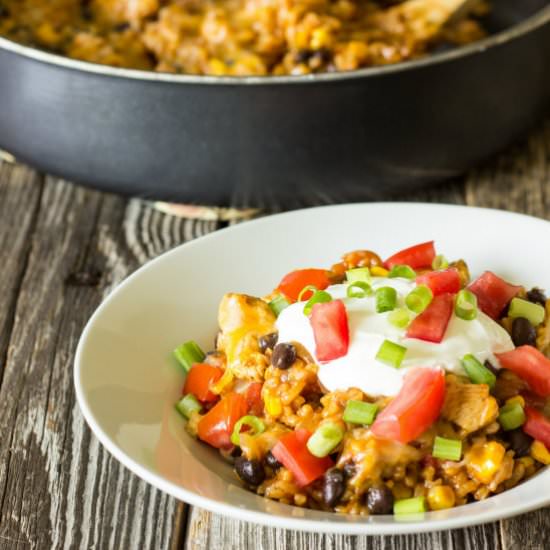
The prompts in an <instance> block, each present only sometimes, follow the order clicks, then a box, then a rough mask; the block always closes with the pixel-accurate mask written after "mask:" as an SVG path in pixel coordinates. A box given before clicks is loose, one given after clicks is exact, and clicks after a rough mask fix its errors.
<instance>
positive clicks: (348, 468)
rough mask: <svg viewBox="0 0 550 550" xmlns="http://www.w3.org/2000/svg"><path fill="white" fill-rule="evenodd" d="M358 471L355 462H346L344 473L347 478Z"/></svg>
mask: <svg viewBox="0 0 550 550" xmlns="http://www.w3.org/2000/svg"><path fill="white" fill-rule="evenodd" d="M356 471H357V467H356V466H355V464H354V463H353V462H346V463H345V464H344V474H346V477H347V478H350V477H353V476H354V475H355V473H356Z"/></svg>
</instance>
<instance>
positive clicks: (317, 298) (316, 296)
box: [304, 290, 332, 315]
mask: <svg viewBox="0 0 550 550" xmlns="http://www.w3.org/2000/svg"><path fill="white" fill-rule="evenodd" d="M331 301H332V296H331V295H330V294H329V293H328V292H325V291H324V290H316V291H315V292H314V293H313V296H312V297H311V298H310V299H309V300H308V301H307V302H306V305H305V306H304V315H309V314H310V313H311V309H312V308H313V306H314V305H315V304H325V303H326V302H331Z"/></svg>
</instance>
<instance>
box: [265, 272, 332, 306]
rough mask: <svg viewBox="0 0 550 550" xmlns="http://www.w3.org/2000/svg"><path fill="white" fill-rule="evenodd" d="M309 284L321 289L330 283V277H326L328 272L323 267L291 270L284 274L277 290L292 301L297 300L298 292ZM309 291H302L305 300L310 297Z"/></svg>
mask: <svg viewBox="0 0 550 550" xmlns="http://www.w3.org/2000/svg"><path fill="white" fill-rule="evenodd" d="M309 285H313V286H314V287H316V288H317V289H319V290H323V289H325V288H327V286H329V285H330V279H329V278H328V272H327V271H326V270H324V269H298V270H297V271H291V272H290V273H288V274H287V275H285V276H284V277H283V278H282V280H281V282H280V283H279V286H278V287H277V289H276V290H277V291H278V292H280V293H281V294H284V295H285V297H286V298H288V299H289V300H290V301H292V302H296V301H298V296H299V295H300V292H302V290H303V289H304V288H305V287H306V286H309ZM311 294H312V293H311V292H306V293H304V296H303V297H302V298H303V299H304V300H307V299H309V298H310V297H311Z"/></svg>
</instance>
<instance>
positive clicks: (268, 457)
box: [264, 451, 282, 470]
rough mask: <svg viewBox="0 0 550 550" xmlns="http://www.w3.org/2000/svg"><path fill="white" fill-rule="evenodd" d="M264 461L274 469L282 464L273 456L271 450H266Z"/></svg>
mask: <svg viewBox="0 0 550 550" xmlns="http://www.w3.org/2000/svg"><path fill="white" fill-rule="evenodd" d="M264 462H265V463H266V465H267V466H269V467H270V468H273V469H274V470H278V469H279V468H280V467H281V466H282V464H281V463H280V462H279V461H278V460H277V459H276V458H275V455H274V454H273V453H272V452H271V451H267V454H266V455H265V458H264Z"/></svg>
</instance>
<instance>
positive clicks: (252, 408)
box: [244, 382, 264, 415]
mask: <svg viewBox="0 0 550 550" xmlns="http://www.w3.org/2000/svg"><path fill="white" fill-rule="evenodd" d="M244 397H245V399H246V402H247V404H248V411H249V412H250V414H255V415H260V414H262V412H263V410H264V402H263V401H262V384H261V383H260V382H251V383H250V384H249V385H248V388H246V393H245V394H244Z"/></svg>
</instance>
